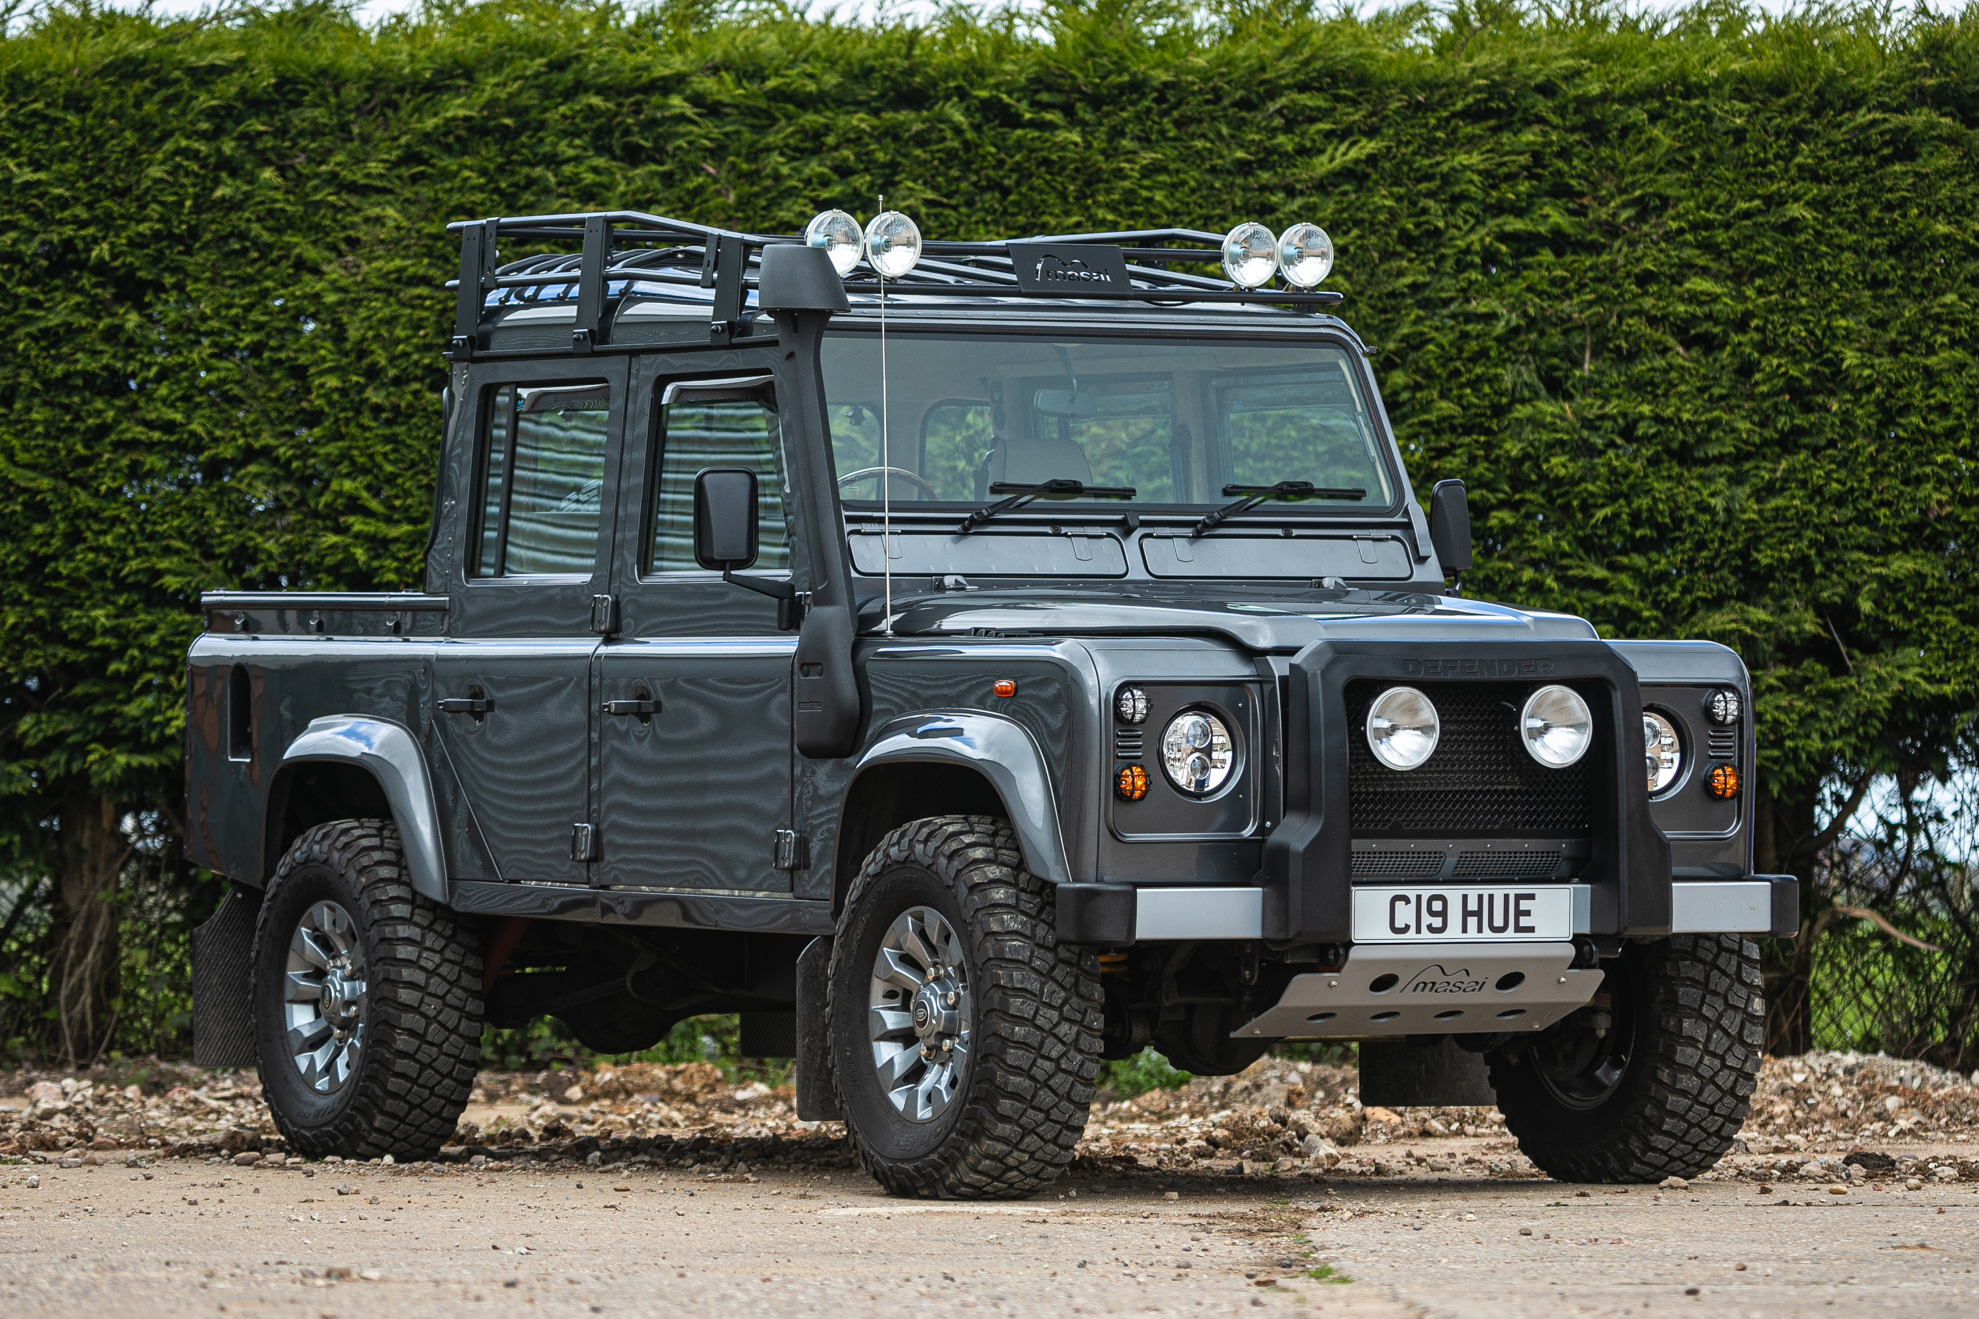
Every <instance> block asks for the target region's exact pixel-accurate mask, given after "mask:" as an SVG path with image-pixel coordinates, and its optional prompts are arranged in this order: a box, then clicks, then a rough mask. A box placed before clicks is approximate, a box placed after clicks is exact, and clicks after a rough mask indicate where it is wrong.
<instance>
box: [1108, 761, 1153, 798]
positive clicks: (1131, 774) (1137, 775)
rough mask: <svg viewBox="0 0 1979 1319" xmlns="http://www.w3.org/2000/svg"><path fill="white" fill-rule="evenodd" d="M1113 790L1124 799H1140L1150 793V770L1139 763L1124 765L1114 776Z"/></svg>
mask: <svg viewBox="0 0 1979 1319" xmlns="http://www.w3.org/2000/svg"><path fill="white" fill-rule="evenodd" d="M1113 790H1114V791H1115V792H1117V793H1119V794H1120V799H1121V800H1122V801H1139V800H1140V799H1141V798H1143V797H1145V796H1147V795H1148V772H1147V771H1146V770H1144V769H1142V768H1141V767H1140V766H1139V765H1124V766H1122V767H1121V769H1120V773H1119V774H1117V775H1115V776H1114V780H1113Z"/></svg>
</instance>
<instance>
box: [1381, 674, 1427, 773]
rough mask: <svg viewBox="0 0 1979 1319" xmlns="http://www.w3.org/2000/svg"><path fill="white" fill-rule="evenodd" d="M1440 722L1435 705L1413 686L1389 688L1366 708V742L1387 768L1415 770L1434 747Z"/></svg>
mask: <svg viewBox="0 0 1979 1319" xmlns="http://www.w3.org/2000/svg"><path fill="white" fill-rule="evenodd" d="M1442 735H1443V722H1442V720H1440V719H1438V718H1437V717H1436V707H1435V706H1434V705H1432V704H1430V701H1429V698H1428V697H1427V696H1424V695H1423V694H1422V693H1421V692H1419V691H1417V690H1416V689H1415V688H1413V687H1390V688H1389V689H1388V690H1387V691H1385V692H1383V693H1381V695H1379V696H1377V697H1375V698H1374V704H1373V705H1370V706H1369V707H1368V709H1367V745H1368V749H1369V750H1371V751H1373V752H1374V758H1375V759H1376V760H1378V761H1380V762H1381V763H1382V764H1384V765H1386V766H1388V768H1390V769H1404V770H1406V769H1414V768H1415V767H1416V766H1417V765H1420V764H1422V762H1423V761H1425V760H1428V759H1429V757H1430V753H1431V752H1433V751H1435V750H1436V739H1437V738H1439V737H1441V736H1442Z"/></svg>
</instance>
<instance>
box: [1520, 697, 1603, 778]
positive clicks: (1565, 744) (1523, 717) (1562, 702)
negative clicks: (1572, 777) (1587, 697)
mask: <svg viewBox="0 0 1979 1319" xmlns="http://www.w3.org/2000/svg"><path fill="white" fill-rule="evenodd" d="M1519 735H1520V736H1521V737H1523V738H1524V739H1525V749H1526V751H1527V752H1529V753H1530V754H1531V756H1532V758H1533V759H1534V760H1536V761H1538V762H1539V763H1540V764H1542V765H1545V766H1547V767H1548V768H1551V769H1565V768H1566V767H1567V766H1569V765H1571V764H1573V763H1574V762H1575V761H1577V760H1579V759H1580V758H1581V757H1582V756H1584V755H1586V754H1587V748H1588V746H1589V745H1590V744H1591V743H1592V742H1593V741H1594V715H1593V714H1592V713H1590V712H1589V710H1588V708H1587V702H1586V701H1583V700H1582V699H1581V698H1580V693H1579V692H1577V691H1575V690H1574V689H1573V688H1571V687H1562V686H1560V685H1559V684H1558V683H1554V684H1552V685H1551V686H1547V687H1541V688H1540V689H1539V690H1538V691H1536V692H1534V693H1533V694H1532V695H1530V696H1528V697H1526V698H1525V708H1524V709H1523V710H1520V711H1519Z"/></svg>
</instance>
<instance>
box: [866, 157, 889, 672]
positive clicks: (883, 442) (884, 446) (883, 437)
mask: <svg viewBox="0 0 1979 1319" xmlns="http://www.w3.org/2000/svg"><path fill="white" fill-rule="evenodd" d="M879 199H880V214H881V215H885V214H886V194H885V193H881V194H880V195H879ZM867 259H868V260H871V259H872V254H871V253H870V252H868V253H867ZM873 273H874V274H875V275H877V276H879V281H880V566H881V569H882V573H883V576H884V579H885V582H886V586H885V592H886V612H885V614H883V615H882V616H881V617H882V625H883V626H884V628H885V630H886V635H888V636H892V635H893V453H892V447H891V443H890V440H891V436H890V434H889V427H888V417H887V398H886V395H887V389H886V272H885V271H883V270H881V269H880V263H879V262H877V261H874V262H873Z"/></svg>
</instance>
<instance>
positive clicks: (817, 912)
mask: <svg viewBox="0 0 1979 1319" xmlns="http://www.w3.org/2000/svg"><path fill="white" fill-rule="evenodd" d="M452 905H453V908H454V910H455V911H471V912H479V913H484V914H486V915H490V916H528V917H534V918H536V919H540V920H553V921H584V922H588V923H590V924H594V925H658V926H673V927H677V928H682V929H695V930H736V931H743V932H747V933H751V934H812V935H817V934H824V935H829V934H830V933H831V932H832V928H833V927H832V919H831V904H830V903H828V902H812V901H808V900H806V899H803V898H729V897H723V896H721V895H720V894H715V893H711V894H708V895H707V896H705V897H704V896H701V895H699V894H690V893H642V892H639V891H638V890H636V889H591V888H578V887H576V886H575V885H568V884H493V883H489V882H487V881H485V880H461V881H459V882H458V883H456V884H455V885H454V886H453V904H452Z"/></svg>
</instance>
